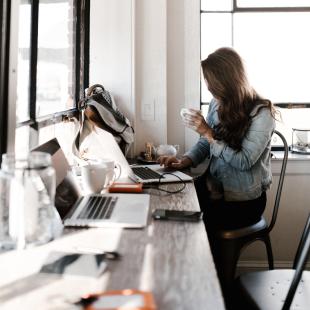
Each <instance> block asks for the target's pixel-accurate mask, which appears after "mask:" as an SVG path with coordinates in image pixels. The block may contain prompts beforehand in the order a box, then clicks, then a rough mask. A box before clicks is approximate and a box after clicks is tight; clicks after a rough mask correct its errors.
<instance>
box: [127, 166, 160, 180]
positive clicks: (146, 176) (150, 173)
mask: <svg viewBox="0 0 310 310" xmlns="http://www.w3.org/2000/svg"><path fill="white" fill-rule="evenodd" d="M131 169H132V171H133V172H134V174H135V175H137V176H138V177H140V178H141V179H143V180H152V179H159V178H160V174H159V173H157V172H155V171H154V170H152V169H150V168H148V167H132V168H131Z"/></svg>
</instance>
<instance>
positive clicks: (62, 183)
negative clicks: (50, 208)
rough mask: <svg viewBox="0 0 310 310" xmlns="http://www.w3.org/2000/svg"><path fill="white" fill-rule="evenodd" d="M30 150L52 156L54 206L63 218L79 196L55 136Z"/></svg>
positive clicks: (77, 188)
mask: <svg viewBox="0 0 310 310" xmlns="http://www.w3.org/2000/svg"><path fill="white" fill-rule="evenodd" d="M32 151H35V152H45V153H49V154H50V155H51V156H52V166H53V167H54V169H55V173H56V194H55V207H56V209H57V211H58V213H59V215H60V217H61V218H64V217H65V216H66V214H67V213H68V212H69V211H70V210H71V208H72V207H73V206H74V204H75V202H76V201H77V200H78V198H79V197H80V196H81V193H80V190H79V186H78V184H77V182H76V181H75V179H74V177H73V175H72V172H71V171H70V166H69V163H68V161H67V158H66V156H65V154H64V152H63V150H62V149H61V147H60V145H59V143H58V140H57V139H56V138H54V139H52V140H49V141H47V142H46V143H44V144H42V145H40V146H38V147H36V148H34V149H32Z"/></svg>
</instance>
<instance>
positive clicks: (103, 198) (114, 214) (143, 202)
mask: <svg viewBox="0 0 310 310" xmlns="http://www.w3.org/2000/svg"><path fill="white" fill-rule="evenodd" d="M33 151H41V152H47V153H49V154H51V155H52V163H53V166H54V168H55V171H56V179H57V182H56V184H57V191H56V196H57V195H62V197H56V200H58V201H64V202H65V203H64V204H65V205H68V203H69V204H70V206H69V207H70V211H69V212H68V213H67V214H66V215H65V217H64V218H63V221H64V225H65V226H76V227H127V228H141V227H145V226H146V225H147V218H148V212H149V205H150V196H149V195H148V194H103V195H88V196H82V195H81V194H80V191H74V194H72V192H73V191H71V190H70V187H71V186H72V188H79V186H78V182H76V180H75V179H74V177H73V176H72V172H71V171H70V166H69V163H68V161H67V159H66V157H65V154H64V153H63V151H62V149H61V147H60V145H59V143H58V141H57V139H53V140H50V141H48V142H46V143H45V144H43V145H41V146H39V147H37V148H36V149H34V150H33ZM73 183H75V184H73ZM61 187H62V189H60V190H59V188H61ZM66 195H67V196H68V197H66ZM57 198H59V199H57ZM57 209H58V207H57Z"/></svg>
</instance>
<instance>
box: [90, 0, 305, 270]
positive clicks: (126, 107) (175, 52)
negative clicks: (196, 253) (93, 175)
mask: <svg viewBox="0 0 310 310" xmlns="http://www.w3.org/2000/svg"><path fill="white" fill-rule="evenodd" d="M199 5H200V1H199V0H126V1H124V0H91V41H90V43H91V49H90V57H91V61H90V81H91V83H102V84H103V85H104V86H106V88H107V89H108V90H110V91H112V93H113V94H114V95H115V97H116V99H117V102H118V105H119V107H120V108H121V109H122V110H123V111H124V112H125V113H127V116H129V118H130V119H131V120H132V122H133V124H134V127H135V129H136V143H135V147H134V153H135V154H138V153H139V152H140V151H142V150H143V149H144V143H145V142H146V141H152V142H154V143H155V144H159V143H170V144H179V145H180V146H181V150H182V151H183V150H184V149H188V148H189V147H190V146H191V145H193V144H194V143H195V142H196V141H197V138H198V136H197V134H195V133H193V132H192V131H190V130H188V129H184V127H183V125H182V124H181V120H180V117H179V111H180V108H181V107H183V106H186V107H196V108H199V104H200V103H199V102H200V7H199ZM215 31H216V30H215ZM309 163H310V161H309V160H308V161H304V162H303V161H298V160H297V161H296V160H295V161H290V162H289V165H288V174H287V176H286V179H285V183H284V188H283V194H282V200H281V206H280V211H279V218H278V221H277V223H276V227H275V229H274V231H273V232H272V243H273V249H274V256H275V260H276V264H284V265H285V264H289V263H290V262H289V261H291V260H292V257H293V255H294V253H295V251H296V246H297V240H298V239H299V237H300V232H301V230H302V227H303V225H304V222H305V218H306V215H307V212H309V208H310V206H309V204H308V201H310V199H309V198H310V191H309V190H308V184H309V183H310V182H309V181H310V174H309V173H310V169H309V168H310V165H309ZM277 165H278V163H277V162H275V163H274V164H273V169H274V176H275V177H274V179H275V184H276V181H277V169H278V168H277ZM274 190H275V186H274V187H273V189H272V191H271V192H270V193H269V198H268V206H267V211H266V214H267V215H268V216H269V215H270V210H271V209H272V202H273V198H271V197H272V196H273V195H274ZM242 260H243V263H244V264H249V265H251V264H254V265H255V264H258V263H260V264H262V265H266V254H265V250H264V248H263V247H262V246H261V245H260V244H259V243H256V244H255V245H254V246H251V248H249V249H248V250H247V251H246V252H245V253H244V255H243V256H242Z"/></svg>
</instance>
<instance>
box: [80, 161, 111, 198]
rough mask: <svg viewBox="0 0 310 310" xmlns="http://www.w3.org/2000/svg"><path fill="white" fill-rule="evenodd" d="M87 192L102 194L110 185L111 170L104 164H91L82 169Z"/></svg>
mask: <svg viewBox="0 0 310 310" xmlns="http://www.w3.org/2000/svg"><path fill="white" fill-rule="evenodd" d="M81 172H82V182H83V187H84V189H85V192H86V193H88V194H90V193H100V192H101V191H102V190H103V189H104V188H105V187H106V186H107V184H108V179H109V178H108V174H109V168H108V167H107V166H106V165H102V164H89V165H85V166H83V167H82V168H81Z"/></svg>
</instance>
